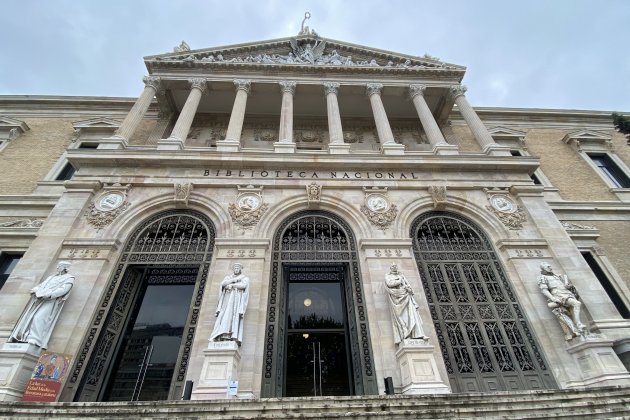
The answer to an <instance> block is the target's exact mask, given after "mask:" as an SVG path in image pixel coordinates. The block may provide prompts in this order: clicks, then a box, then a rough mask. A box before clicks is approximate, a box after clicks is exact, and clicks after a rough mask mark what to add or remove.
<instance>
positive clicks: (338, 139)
mask: <svg viewBox="0 0 630 420" xmlns="http://www.w3.org/2000/svg"><path fill="white" fill-rule="evenodd" d="M338 91H339V83H335V82H330V83H324V93H325V94H326V108H327V110H328V136H329V143H330V144H341V143H343V128H342V126H341V114H340V113H339V102H338V101H337V92H338Z"/></svg>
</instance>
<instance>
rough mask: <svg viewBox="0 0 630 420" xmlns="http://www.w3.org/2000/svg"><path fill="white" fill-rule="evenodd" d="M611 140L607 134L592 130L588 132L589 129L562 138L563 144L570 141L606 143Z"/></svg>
mask: <svg viewBox="0 0 630 420" xmlns="http://www.w3.org/2000/svg"><path fill="white" fill-rule="evenodd" d="M611 138H612V137H611V136H610V135H609V134H605V133H601V132H599V131H594V130H589V129H583V130H578V131H574V132H573V133H569V134H567V135H566V136H564V139H565V142H568V141H570V140H595V141H597V140H600V141H607V140H611Z"/></svg>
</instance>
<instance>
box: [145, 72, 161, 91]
mask: <svg viewBox="0 0 630 420" xmlns="http://www.w3.org/2000/svg"><path fill="white" fill-rule="evenodd" d="M142 81H143V82H144V84H145V85H146V86H148V87H152V88H153V89H154V90H155V91H156V92H157V91H158V90H160V82H161V79H160V78H159V77H157V76H144V77H143V78H142Z"/></svg>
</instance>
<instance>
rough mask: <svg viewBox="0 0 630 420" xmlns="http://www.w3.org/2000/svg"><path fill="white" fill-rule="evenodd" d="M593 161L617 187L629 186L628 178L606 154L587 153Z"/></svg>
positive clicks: (629, 180)
mask: <svg viewBox="0 0 630 420" xmlns="http://www.w3.org/2000/svg"><path fill="white" fill-rule="evenodd" d="M588 157H590V158H591V160H592V161H593V163H594V164H595V165H596V166H597V167H598V168H599V170H600V171H601V172H602V173H603V174H604V176H605V177H606V178H607V179H608V180H609V181H610V182H612V183H613V184H614V185H615V187H617V188H630V178H628V176H627V175H626V174H625V173H624V172H623V171H622V170H621V168H619V166H617V164H616V163H615V162H614V161H613V160H612V159H611V158H610V156H608V155H607V154H589V155H588Z"/></svg>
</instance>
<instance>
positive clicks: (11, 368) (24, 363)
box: [0, 343, 42, 401]
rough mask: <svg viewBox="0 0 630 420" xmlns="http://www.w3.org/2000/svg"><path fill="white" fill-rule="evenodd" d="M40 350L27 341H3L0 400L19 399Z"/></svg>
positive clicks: (0, 354) (0, 364) (0, 363)
mask: <svg viewBox="0 0 630 420" xmlns="http://www.w3.org/2000/svg"><path fill="white" fill-rule="evenodd" d="M41 352H42V349H40V348H39V347H37V346H34V345H33V344H28V343H4V344H3V345H2V348H0V401H20V399H21V398H22V394H23V393H24V390H25V389H26V384H27V383H28V381H29V380H30V379H31V375H32V374H33V369H35V365H36V364H37V360H38V359H39V355H40V353H41Z"/></svg>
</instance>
